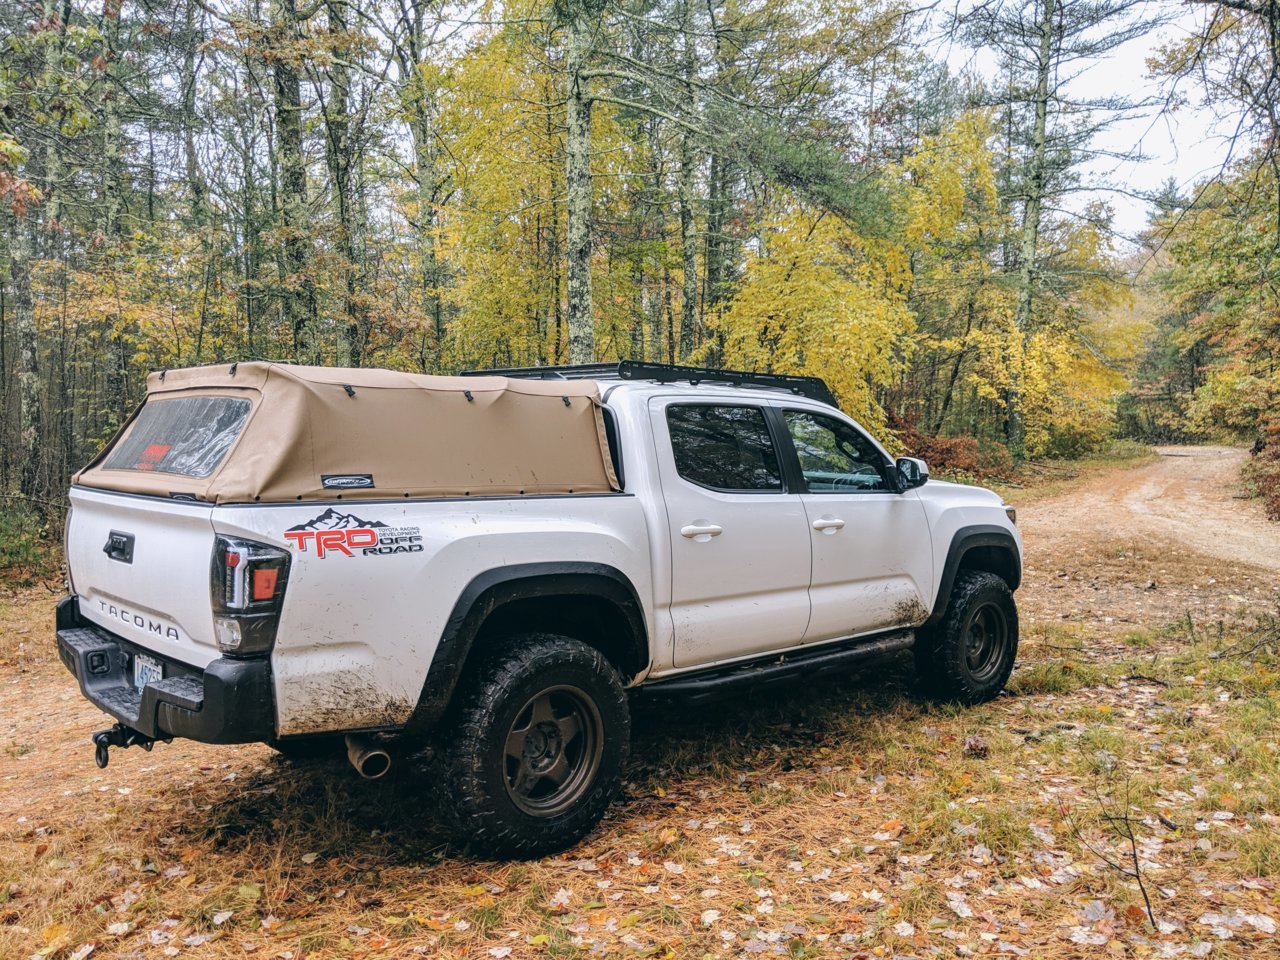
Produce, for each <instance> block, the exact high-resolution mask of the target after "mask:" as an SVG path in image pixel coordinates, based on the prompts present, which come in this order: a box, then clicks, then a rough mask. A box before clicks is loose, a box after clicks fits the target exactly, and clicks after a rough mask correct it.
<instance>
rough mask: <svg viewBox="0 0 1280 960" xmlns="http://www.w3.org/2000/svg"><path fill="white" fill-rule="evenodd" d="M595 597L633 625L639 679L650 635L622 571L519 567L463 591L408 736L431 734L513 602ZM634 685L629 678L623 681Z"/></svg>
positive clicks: (587, 566)
mask: <svg viewBox="0 0 1280 960" xmlns="http://www.w3.org/2000/svg"><path fill="white" fill-rule="evenodd" d="M548 597H564V598H566V599H568V598H573V597H592V598H596V599H599V600H603V601H605V602H607V603H609V604H610V605H612V606H613V607H614V608H616V610H617V612H618V614H619V615H620V616H621V618H622V619H623V621H624V622H625V623H626V624H627V627H628V633H629V634H630V635H629V636H628V637H626V638H624V644H625V645H626V649H627V653H628V657H629V660H630V662H631V663H632V664H633V665H634V667H635V670H634V673H633V674H632V676H634V675H635V674H639V673H641V672H642V671H644V670H645V669H647V668H648V666H649V661H650V653H649V632H648V629H647V628H646V626H645V619H644V607H643V606H642V605H641V603H640V597H639V595H638V594H637V593H636V589H635V587H634V586H633V585H632V583H631V581H630V580H629V579H628V578H627V576H626V575H625V574H624V573H622V571H620V570H618V569H617V568H616V567H611V566H609V565H608V564H604V563H592V562H587V561H553V562H545V563H518V564H513V565H511V566H506V567H496V568H494V569H492V570H486V571H485V572H484V573H481V574H478V575H477V576H476V577H475V578H474V579H472V581H471V582H470V583H468V584H467V586H466V587H465V588H464V589H463V591H462V593H461V595H460V596H459V597H458V600H457V602H456V603H455V604H454V605H453V610H452V612H451V613H450V614H449V619H448V620H447V621H445V625H444V629H443V631H441V635H440V642H439V644H438V645H437V646H436V650H435V655H434V656H433V657H432V658H431V666H430V668H429V669H428V670H427V677H426V680H425V681H424V682H423V685H422V693H421V694H420V695H419V697H418V705H417V706H416V707H415V708H414V711H413V713H412V715H410V717H409V720H408V722H407V723H406V724H405V726H404V728H403V729H404V732H405V733H408V734H415V733H425V732H427V731H428V730H430V729H431V728H432V727H433V726H435V724H436V723H437V722H438V721H439V720H440V718H441V717H442V716H444V713H445V711H446V710H447V709H448V707H449V701H450V700H451V699H452V697H453V692H454V689H455V688H456V687H457V685H458V680H459V678H460V677H461V676H462V673H463V670H464V669H465V668H466V664H467V657H468V655H469V654H470V653H471V648H472V647H473V645H474V644H475V641H476V638H477V636H479V634H480V631H481V629H482V628H483V626H484V624H485V621H486V620H488V619H489V617H490V616H492V615H493V614H494V613H495V612H497V611H498V610H500V609H501V608H502V607H504V606H506V605H507V604H509V603H512V602H513V601H518V600H529V599H535V598H543V599H545V598H548ZM630 680H631V676H624V677H623V681H624V682H627V681H630Z"/></svg>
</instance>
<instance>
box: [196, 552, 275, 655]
mask: <svg viewBox="0 0 1280 960" xmlns="http://www.w3.org/2000/svg"><path fill="white" fill-rule="evenodd" d="M210 573H211V576H210V584H209V587H210V593H211V594H212V596H211V598H210V599H211V600H212V601H213V628H214V636H215V638H216V640H217V643H218V649H220V650H221V651H222V652H223V653H227V654H230V655H232V656H247V655H250V654H255V653H266V652H268V651H269V650H270V649H271V647H272V646H273V645H274V644H275V641H276V627H277V625H278V623H279V620H280V609H281V607H282V606H283V603H284V590H285V586H286V585H287V584H288V582H289V554H288V552H287V551H285V550H281V549H280V548H279V547H272V546H269V545H268V544H265V543H255V542H253V541H252V540H240V539H238V538H236V537H221V536H220V537H218V538H216V539H215V541H214V545H213V565H212V569H211V571H210Z"/></svg>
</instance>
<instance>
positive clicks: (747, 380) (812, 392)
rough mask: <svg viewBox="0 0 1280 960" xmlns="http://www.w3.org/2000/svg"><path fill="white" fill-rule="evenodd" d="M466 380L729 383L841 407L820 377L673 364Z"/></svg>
mask: <svg viewBox="0 0 1280 960" xmlns="http://www.w3.org/2000/svg"><path fill="white" fill-rule="evenodd" d="M462 376H464V377H518V378H522V379H528V380H596V379H612V378H614V377H617V378H618V379H620V380H655V381H657V382H658V383H691V384H694V385H695V386H696V385H697V384H699V383H704V382H705V383H728V384H732V385H733V386H735V387H766V388H768V389H772V390H786V391H789V392H790V393H794V394H795V395H796V396H800V397H808V398H809V399H810V400H817V401H818V402H819V403H826V404H829V405H830V406H833V407H839V406H840V405H839V403H837V402H836V398H835V394H833V393H832V392H831V388H830V387H828V386H827V383H826V381H825V380H823V379H822V378H821V377H796V376H789V375H787V374H781V373H750V372H748V371H745V370H716V369H714V368H712V367H687V366H681V365H679V364H674V363H646V362H643V361H640V360H620V361H619V362H618V363H571V364H564V365H561V366H547V367H506V368H503V369H494V370H467V371H464V372H463V374H462Z"/></svg>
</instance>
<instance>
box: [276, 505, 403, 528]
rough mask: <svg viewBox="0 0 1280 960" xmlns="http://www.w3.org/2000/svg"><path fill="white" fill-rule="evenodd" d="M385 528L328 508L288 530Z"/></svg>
mask: <svg viewBox="0 0 1280 960" xmlns="http://www.w3.org/2000/svg"><path fill="white" fill-rule="evenodd" d="M385 526H386V524H385V523H382V522H380V521H378V520H361V519H360V518H359V517H357V516H356V515H355V514H354V513H340V512H339V511H337V510H335V509H333V507H330V508H329V509H328V510H326V511H325V512H324V513H322V514H320V516H318V517H316V518H315V519H314V520H308V521H307V522H306V523H300V524H298V525H297V526H296V527H290V528H289V530H290V531H294V530H352V529H354V528H357V527H360V528H373V529H377V528H378V527H385Z"/></svg>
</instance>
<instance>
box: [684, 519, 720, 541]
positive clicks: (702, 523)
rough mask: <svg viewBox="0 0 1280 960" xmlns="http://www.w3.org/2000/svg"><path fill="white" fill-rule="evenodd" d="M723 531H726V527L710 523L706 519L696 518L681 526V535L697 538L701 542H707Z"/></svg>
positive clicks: (692, 538)
mask: <svg viewBox="0 0 1280 960" xmlns="http://www.w3.org/2000/svg"><path fill="white" fill-rule="evenodd" d="M722 533H724V527H722V526H719V525H718V524H715V523H708V522H707V521H706V520H695V521H693V523H690V524H686V525H685V526H683V527H681V528H680V536H682V537H687V538H688V539H690V540H697V541H698V542H699V543H706V542H707V541H708V540H710V539H711V538H712V537H718V536H720V534H722Z"/></svg>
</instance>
